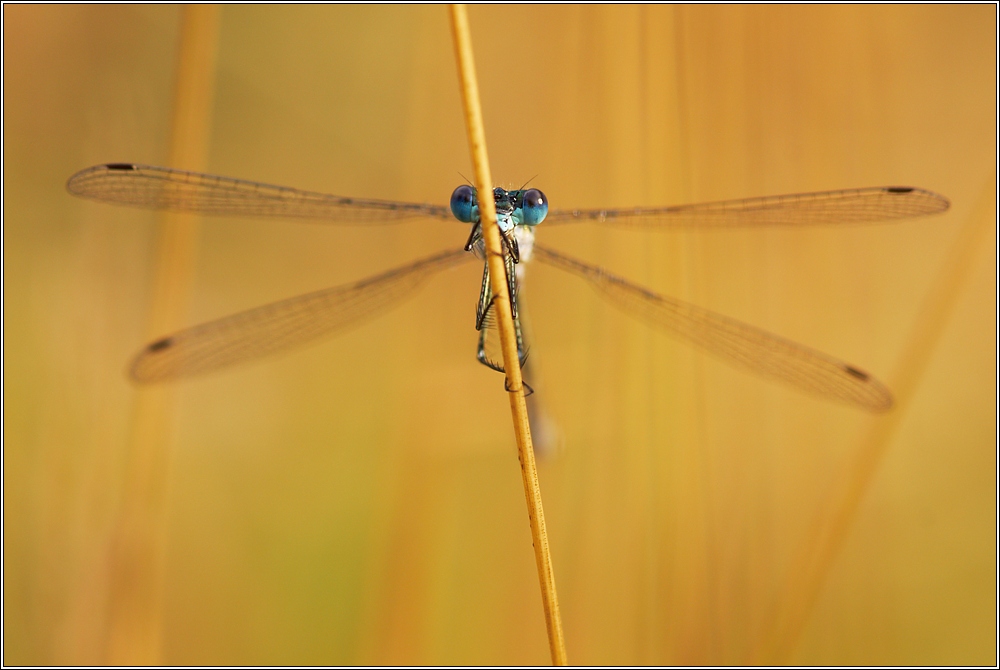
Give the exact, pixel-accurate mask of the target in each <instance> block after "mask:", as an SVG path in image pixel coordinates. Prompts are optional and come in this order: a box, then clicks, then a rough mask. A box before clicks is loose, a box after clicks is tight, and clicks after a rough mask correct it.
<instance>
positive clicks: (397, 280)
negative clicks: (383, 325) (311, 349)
mask: <svg viewBox="0 0 1000 670" xmlns="http://www.w3.org/2000/svg"><path fill="white" fill-rule="evenodd" d="M471 258H472V256H471V255H470V254H468V253H466V252H465V251H463V250H457V251H446V252H442V253H440V254H436V255H434V256H430V257H428V258H425V259H423V260H420V261H417V262H415V263H411V264H410V265H405V266H403V267H400V268H396V269H394V270H390V271H388V272H385V273H382V274H380V275H375V276H374V277H369V278H368V279H363V280H361V281H359V282H355V283H352V284H347V285H344V286H337V287H334V288H330V289H326V290H323V291H316V292H315V293H307V294H305V295H301V296H298V297H295V298H289V299H287V300H282V301H280V302H275V303H271V304H270V305H264V306H262V307H257V308H255V309H251V310H247V311H245V312H240V313H238V314H233V315H232V316H227V317H225V318H222V319H218V320H216V321H210V322H208V323H203V324H201V325H199V326H194V327H193V328H188V329H186V330H182V331H180V332H177V333H174V334H173V335H169V336H167V337H164V338H161V339H159V340H157V341H155V342H152V343H151V344H149V345H147V346H146V347H145V348H144V349H143V350H142V351H141V352H139V354H138V355H137V356H136V357H135V358H134V359H133V361H132V364H131V366H130V368H129V372H130V374H131V376H132V379H134V380H135V381H137V382H140V383H153V382H162V381H167V380H171V379H178V378H182V377H189V376H193V375H198V374H202V373H205V372H210V371H212V370H217V369H219V368H223V367H227V366H230V365H234V364H236V363H241V362H243V361H248V360H251V359H254V358H259V357H261V356H266V355H268V354H272V353H275V352H278V351H281V350H284V349H289V348H291V347H295V346H297V345H301V344H305V343H307V342H310V341H312V340H316V339H318V338H320V337H323V336H324V335H328V334H330V333H333V332H336V331H338V330H343V329H345V328H348V327H351V326H354V325H357V324H358V323H360V322H362V321H363V320H364V319H365V318H367V317H371V316H374V315H375V314H377V313H379V312H381V311H383V310H385V309H387V308H389V307H390V306H392V305H394V304H396V303H398V302H400V301H401V300H403V299H404V298H406V297H408V296H410V295H412V294H413V291H414V289H416V288H417V287H418V286H419V285H420V284H421V283H423V282H424V281H425V280H426V279H427V278H428V277H430V276H431V275H433V274H434V273H436V272H439V271H441V270H444V269H446V268H450V267H453V266H455V265H458V264H460V263H463V262H465V261H467V260H470V259H471Z"/></svg>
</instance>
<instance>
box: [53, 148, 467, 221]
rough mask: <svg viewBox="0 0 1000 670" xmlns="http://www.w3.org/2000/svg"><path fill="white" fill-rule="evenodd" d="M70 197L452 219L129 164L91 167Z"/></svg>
mask: <svg viewBox="0 0 1000 670" xmlns="http://www.w3.org/2000/svg"><path fill="white" fill-rule="evenodd" d="M66 188H67V190H68V191H69V192H70V193H72V194H73V195H77V196H80V197H81V198H88V199H90V200H97V201H99V202H105V203H114V204H120V205H132V206H135V207H145V208H149V209H162V210H169V211H175V212H193V213H197V214H211V215H221V216H252V217H290V218H301V219H317V220H323V221H327V222H330V223H338V224H378V223H394V222H397V221H400V220H403V219H412V218H417V217H424V218H434V219H451V218H452V216H451V212H450V210H449V209H448V208H447V207H441V206H437V205H420V204H413V203H405V202H392V201H389V200H363V199H358V198H345V197H341V196H336V195H329V194H326V193H315V192H312V191H302V190H300V189H297V188H289V187H287V186H272V185H271V184H261V183H258V182H253V181H246V180H243V179H233V178H232V177H220V176H217V175H210V174H202V173H200V172H188V171H186V170H174V169H171V168H164V167H153V166H150V165H135V164H132V163H109V164H106V165H95V166H93V167H89V168H86V169H85V170H81V171H80V172H77V173H76V174H75V175H73V176H72V177H70V178H69V181H67V182H66Z"/></svg>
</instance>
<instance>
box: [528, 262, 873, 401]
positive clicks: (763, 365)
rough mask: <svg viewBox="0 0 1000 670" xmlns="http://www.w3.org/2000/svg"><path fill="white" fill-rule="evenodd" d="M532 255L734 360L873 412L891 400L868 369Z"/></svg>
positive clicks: (595, 272)
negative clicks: (859, 367) (865, 369)
mask: <svg viewBox="0 0 1000 670" xmlns="http://www.w3.org/2000/svg"><path fill="white" fill-rule="evenodd" d="M534 255H535V258H538V259H539V260H540V261H542V262H544V263H547V264H549V265H552V266H554V267H557V268H560V269H562V270H566V271H567V272H570V273H572V274H575V275H577V276H579V277H582V278H584V279H586V280H587V281H588V282H589V283H590V285H591V286H593V287H594V288H595V289H596V290H597V291H598V293H600V294H601V295H602V296H603V297H604V298H606V299H607V300H609V301H610V302H611V303H612V304H614V305H615V306H616V307H619V308H621V309H622V310H624V311H626V312H628V313H630V314H633V315H635V316H637V317H639V318H641V319H643V320H645V321H648V322H649V323H651V324H653V325H655V326H657V327H659V328H660V329H662V330H664V331H666V332H668V333H670V334H672V335H675V336H677V337H680V338H682V339H685V340H687V341H689V342H691V343H693V344H696V345H697V346H699V347H701V348H703V349H705V350H706V351H708V352H710V353H712V354H714V355H716V356H718V357H720V358H723V359H725V360H727V361H729V362H730V363H733V364H734V365H737V366H739V367H742V368H745V369H748V370H751V371H753V372H756V373H757V374H760V375H762V376H765V377H771V378H773V379H779V380H782V381H784V382H787V383H789V384H791V385H793V386H796V387H798V388H800V389H803V390H806V391H809V392H812V393H815V394H819V395H823V396H826V397H828V398H833V399H836V400H840V401H843V402H847V403H850V404H853V405H856V406H858V407H862V408H864V409H866V410H869V411H873V412H881V411H885V410H888V409H889V408H890V407H891V406H892V394H891V393H890V392H889V389H888V388H886V387H885V385H883V384H882V382H880V381H878V380H877V379H875V378H874V377H872V376H871V375H869V374H868V373H867V372H864V371H862V370H860V369H858V368H857V367H855V366H853V365H850V364H848V363H845V362H843V361H841V360H838V359H836V358H833V357H832V356H828V355H826V354H823V353H820V352H818V351H815V350H814V349H810V348H808V347H805V346H803V345H801V344H796V343H795V342H791V341H789V340H786V339H784V338H782V337H778V336H777V335H773V334H771V333H768V332H767V331H764V330H761V329H760V328H755V327H754V326H750V325H747V324H745V323H742V322H740V321H737V320H735V319H731V318H729V317H726V316H722V315H721V314H716V313H715V312H711V311H709V310H707V309H702V308H700V307H695V306H694V305H691V304H688V303H685V302H681V301H680V300H676V299H674V298H668V297H666V296H662V295H658V294H656V293H654V292H652V291H650V290H648V289H645V288H642V287H641V286H637V285H635V284H632V283H631V282H628V281H626V280H625V279H622V278H620V277H616V276H615V275H612V274H610V273H608V272H606V271H605V270H602V269H601V268H598V267H595V266H593V265H589V264H587V263H583V262H581V261H578V260H576V259H573V258H570V257H568V256H565V255H563V254H560V253H558V252H555V251H551V250H549V249H547V248H544V247H539V246H538V245H537V244H536V245H535V248H534Z"/></svg>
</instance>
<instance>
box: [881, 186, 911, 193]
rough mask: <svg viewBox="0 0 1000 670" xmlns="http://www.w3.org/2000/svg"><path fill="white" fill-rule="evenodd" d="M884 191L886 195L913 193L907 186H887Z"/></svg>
mask: <svg viewBox="0 0 1000 670" xmlns="http://www.w3.org/2000/svg"><path fill="white" fill-rule="evenodd" d="M885 190H886V193H913V189H912V188H910V187H909V186H889V187H887V188H886V189H885Z"/></svg>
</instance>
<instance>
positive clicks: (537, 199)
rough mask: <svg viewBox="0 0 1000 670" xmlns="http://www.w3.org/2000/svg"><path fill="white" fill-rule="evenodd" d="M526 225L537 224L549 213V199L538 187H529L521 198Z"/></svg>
mask: <svg viewBox="0 0 1000 670" xmlns="http://www.w3.org/2000/svg"><path fill="white" fill-rule="evenodd" d="M521 209H522V211H523V212H524V214H523V217H524V225H526V226H537V225H538V224H539V223H541V222H542V221H543V220H544V219H545V215H546V214H548V213H549V199H548V198H546V197H545V194H544V193H542V192H541V191H539V190H538V189H537V188H529V189H528V190H527V191H525V192H524V195H523V196H522V198H521Z"/></svg>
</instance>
